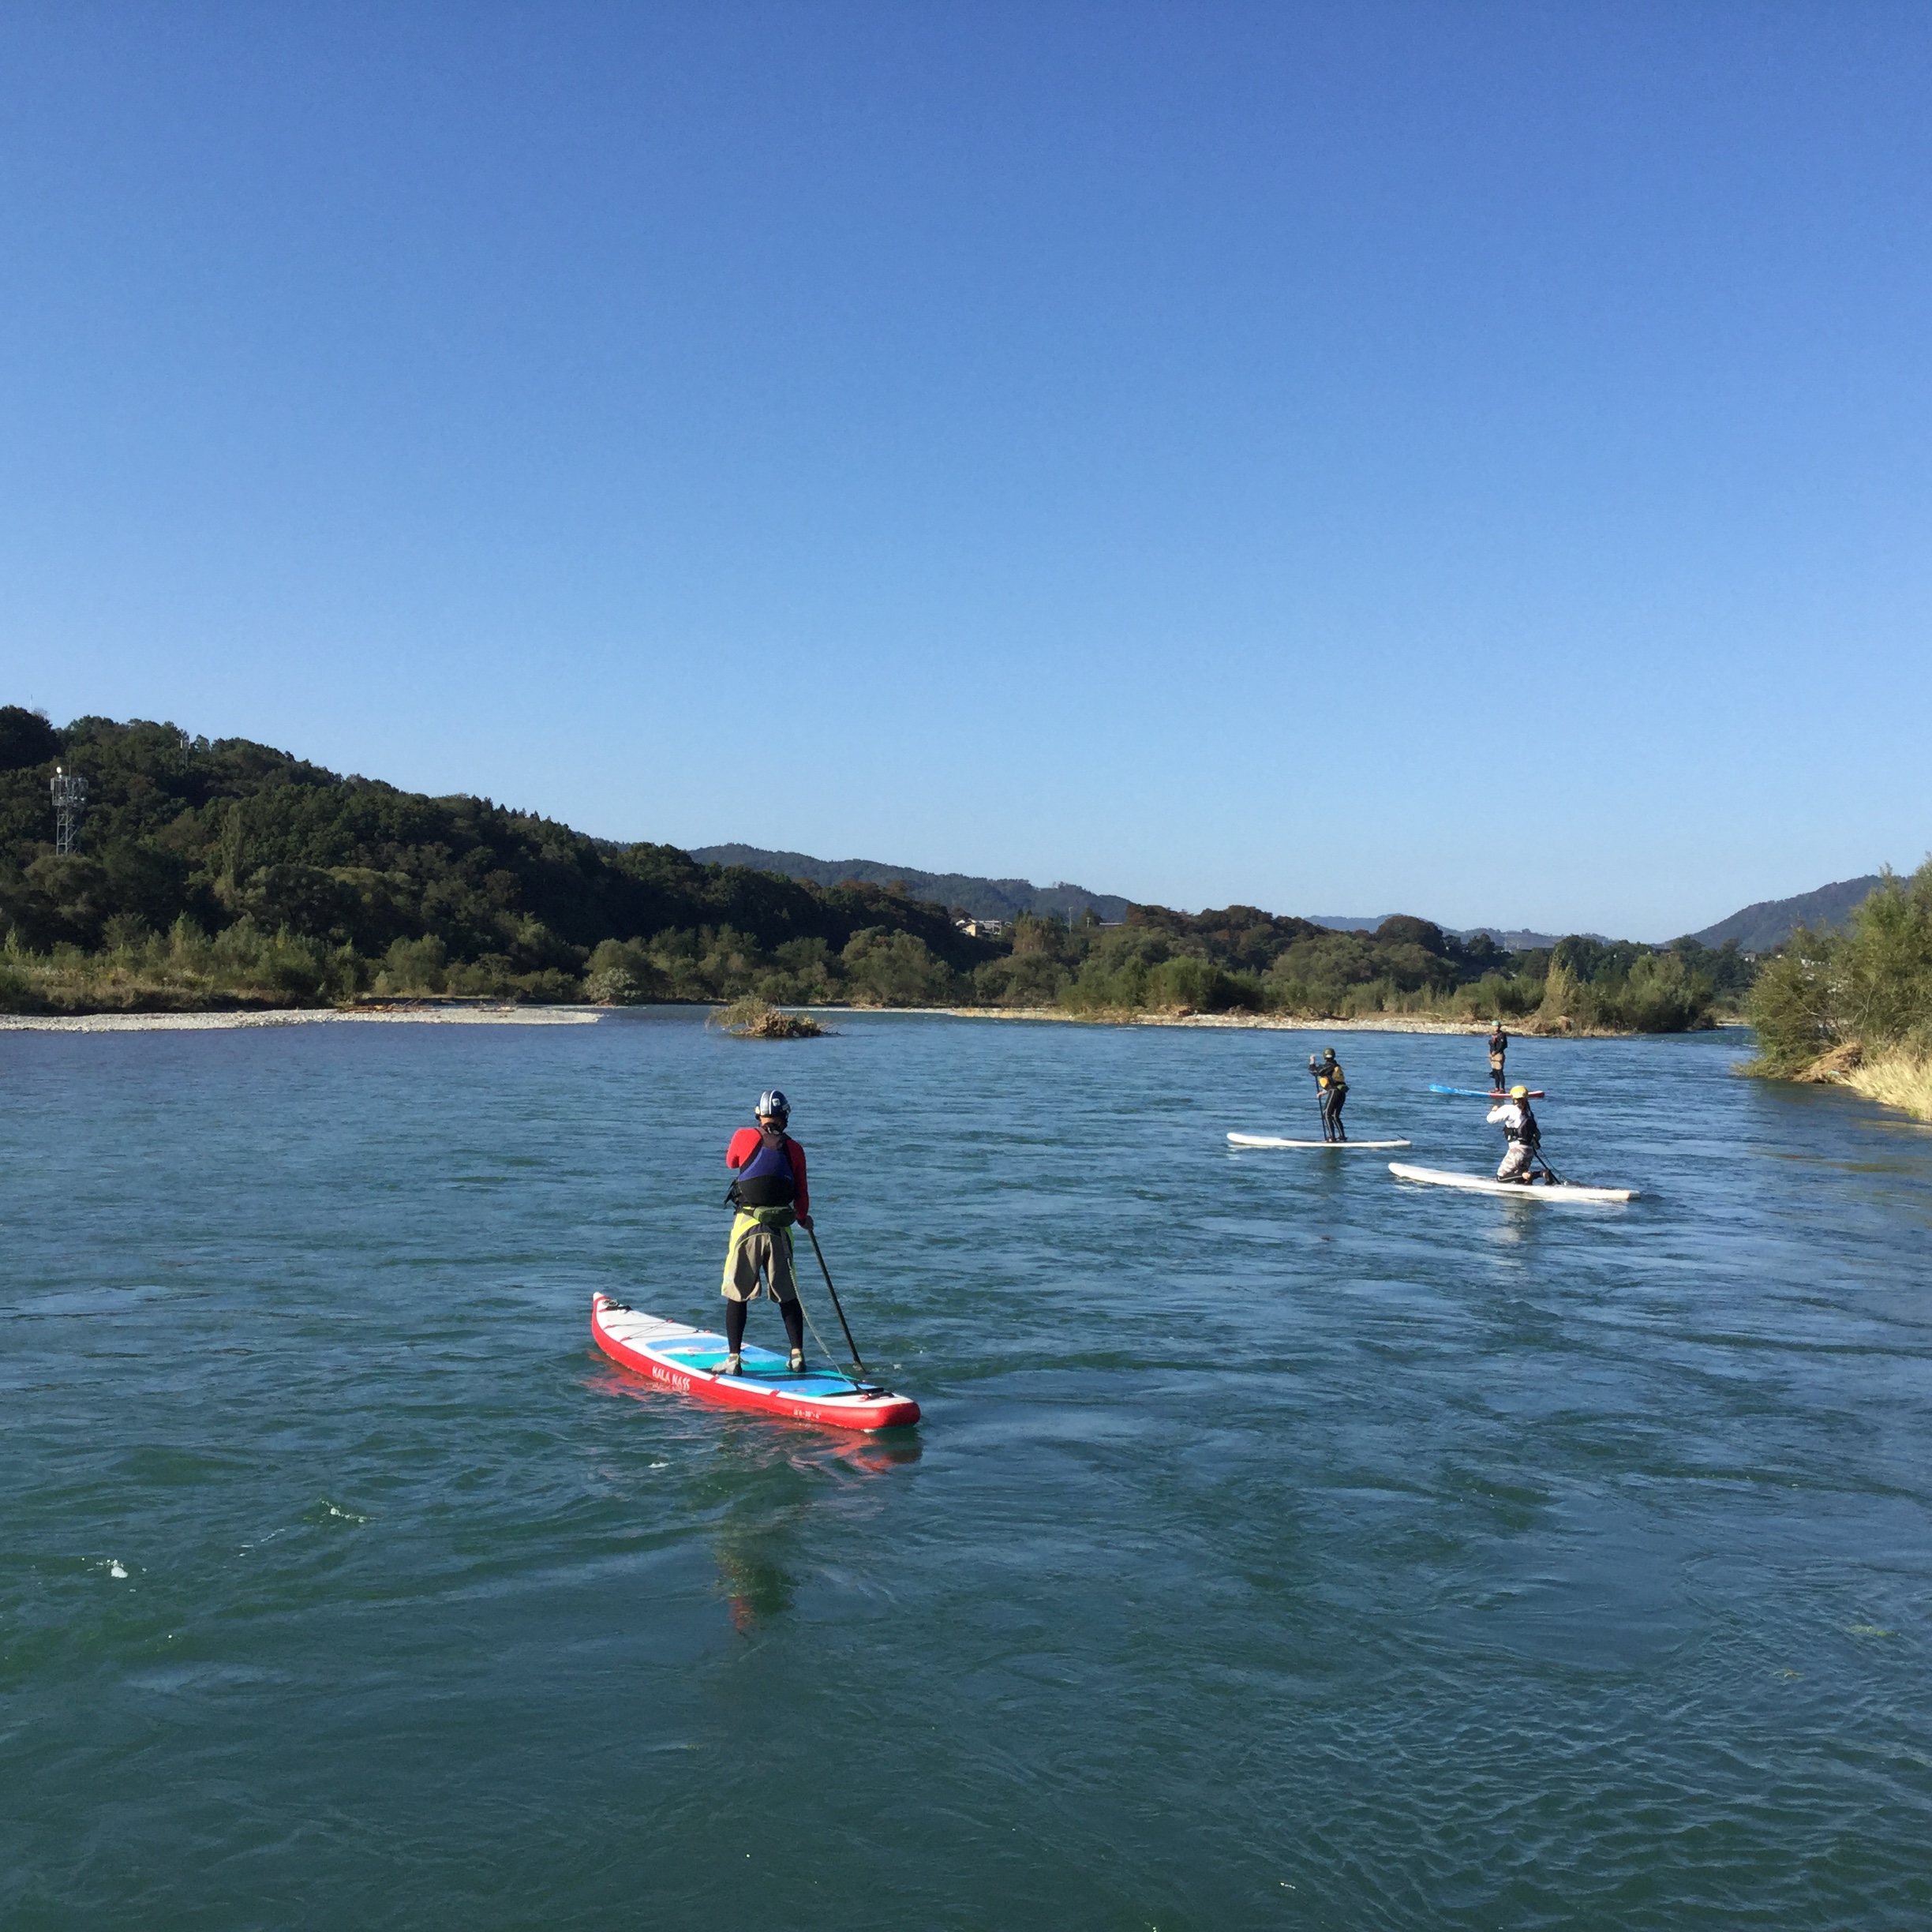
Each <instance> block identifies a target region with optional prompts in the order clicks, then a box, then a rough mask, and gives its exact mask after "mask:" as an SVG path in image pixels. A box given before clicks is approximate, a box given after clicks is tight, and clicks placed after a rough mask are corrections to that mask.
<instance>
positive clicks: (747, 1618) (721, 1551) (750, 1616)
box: [717, 1543, 798, 1637]
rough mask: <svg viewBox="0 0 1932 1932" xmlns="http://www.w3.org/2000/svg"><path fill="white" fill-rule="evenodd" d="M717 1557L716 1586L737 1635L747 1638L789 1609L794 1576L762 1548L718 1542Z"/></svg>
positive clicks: (795, 1581) (794, 1583) (793, 1588)
mask: <svg viewBox="0 0 1932 1932" xmlns="http://www.w3.org/2000/svg"><path fill="white" fill-rule="evenodd" d="M717 1559H718V1586H719V1588H720V1589H721V1590H722V1591H723V1593H724V1596H725V1603H726V1604H727V1606H728V1608H729V1609H730V1612H731V1620H732V1629H733V1630H735V1631H737V1633H738V1634H739V1636H741V1637H748V1636H749V1635H750V1634H751V1632H752V1631H754V1630H756V1629H757V1628H758V1626H759V1625H760V1624H761V1623H769V1622H770V1621H771V1619H773V1617H776V1616H783V1615H784V1612H786V1611H788V1610H789V1609H790V1608H792V1592H793V1591H794V1590H796V1589H797V1588H798V1582H797V1579H796V1578H794V1577H793V1576H792V1574H791V1572H790V1571H787V1570H784V1569H781V1568H780V1567H779V1566H778V1565H777V1563H774V1562H773V1561H772V1559H770V1558H769V1556H766V1555H765V1554H764V1553H763V1552H762V1551H760V1550H758V1549H757V1548H754V1547H752V1546H751V1545H748V1544H738V1545H736V1546H734V1545H732V1544H728V1543H721V1544H719V1545H718V1552H717Z"/></svg>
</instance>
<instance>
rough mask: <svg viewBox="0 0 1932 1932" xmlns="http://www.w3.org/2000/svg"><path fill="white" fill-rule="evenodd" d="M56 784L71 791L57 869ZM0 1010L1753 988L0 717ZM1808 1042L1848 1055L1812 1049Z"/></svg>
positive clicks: (1437, 1012) (1684, 1010)
mask: <svg viewBox="0 0 1932 1932" xmlns="http://www.w3.org/2000/svg"><path fill="white" fill-rule="evenodd" d="M56 769H62V770H64V771H66V772H67V773H72V774H77V775H78V776H80V777H83V778H84V780H85V781H86V784H87V797H86V801H85V811H84V816H83V817H82V818H80V822H79V825H78V827H77V830H75V832H74V836H73V837H72V839H71V841H70V843H71V849H66V850H62V849H59V841H58V839H57V837H56V836H55V834H56V829H57V828H56V822H55V814H54V808H53V806H52V804H51V794H50V785H51V780H52V778H53V777H54V773H55V771H56ZM1913 889H1914V890H1916V889H1918V888H1917V886H1915V887H1914V888H1913ZM0 934H4V949H3V950H0V1009H4V1010H7V1011H10V1012H15V1013H53V1014H59V1013H76V1014H78V1013H131V1012H193V1011H209V1010H219V1009H224V1008H226V1009H248V1008H258V1007H268V1006H320V1005H351V1004H354V1002H358V1001H361V1000H366V999H369V998H401V997H410V996H423V995H443V996H448V995H470V996H481V997H489V998H499V999H506V1000H513V1001H519V1002H539V1003H550V1004H567V1003H574V1002H590V1003H597V1004H609V1005H638V1004H647V1003H652V1002H666V1001H668V1002H679V1001H683V1002H702V1003H706V1004H711V1005H716V1004H721V1003H725V1002H731V1001H733V1000H737V999H742V998H751V999H754V1000H758V1001H762V1002H768V1003H769V1004H771V1005H794V1006H796V1005H856V1006H937V1005H972V1006H978V1007H994V1008H1011V1009H1042V1008H1047V1009H1054V1010H1058V1011H1060V1012H1063V1013H1066V1014H1067V1015H1068V1016H1069V1017H1095V1018H1101V1017H1109V1016H1112V1015H1117V1014H1118V1015H1132V1014H1145V1013H1171V1014H1181V1013H1227V1014H1237V1013H1254V1014H1260V1015H1280V1016H1284V1017H1305V1018H1308V1019H1310V1020H1321V1019H1357V1020H1360V1019H1367V1018H1372V1017H1373V1016H1375V1015H1377V1014H1391V1015H1408V1016H1412V1017H1418V1018H1432V1019H1436V1020H1443V1021H1460V1022H1464V1023H1467V1024H1486V1023H1488V1022H1491V1021H1493V1020H1503V1022H1504V1023H1505V1024H1508V1025H1510V1026H1511V1028H1513V1029H1515V1030H1518V1031H1524V1032H1572V1033H1623V1032H1683V1031H1687V1030H1690V1029H1693V1028H1702V1027H1706V1026H1709V1025H1710V1024H1713V1023H1714V1021H1715V1020H1716V1019H1717V1018H1718V1017H1720V1016H1723V1015H1727V1014H1735V1013H1739V1012H1742V1011H1744V1010H1747V1009H1749V1010H1750V1011H1752V1012H1753V1013H1755V1011H1756V1008H1755V1006H1754V1005H1753V1004H1752V1002H1754V1000H1755V999H1756V998H1757V994H1756V992H1755V987H1754V983H1755V982H1756V981H1757V980H1758V975H1759V972H1760V968H1759V966H1758V963H1757V962H1755V961H1754V960H1752V959H1750V957H1748V956H1746V955H1743V954H1741V953H1739V952H1738V950H1737V949H1736V948H1735V946H1728V947H1725V948H1723V949H1712V948H1709V947H1707V946H1703V945H1699V944H1698V942H1696V941H1694V940H1691V939H1680V940H1677V941H1674V942H1672V943H1671V944H1669V945H1664V946H1652V945H1642V944H1639V943H1638V942H1631V941H1619V942H1604V941H1601V940H1597V939H1593V938H1584V937H1579V936H1573V937H1571V938H1565V939H1563V940H1562V941H1560V942H1559V943H1558V944H1557V945H1555V946H1554V947H1551V948H1539V949H1534V950H1530V951H1518V952H1510V951H1507V950H1505V949H1503V948H1501V947H1500V946H1498V945H1496V944H1495V943H1494V942H1492V941H1490V940H1489V939H1488V938H1484V937H1481V936H1479V937H1477V938H1474V939H1473V940H1470V941H1467V942H1465V941H1463V940H1462V939H1459V938H1457V937H1456V936H1455V935H1454V934H1447V933H1445V932H1443V930H1441V929H1440V927H1436V926H1435V925H1433V924H1432V923H1430V922H1429V921H1428V920H1425V919H1412V918H1406V917H1403V918H1396V919H1389V920H1387V921H1385V922H1384V923H1383V925H1382V926H1381V927H1379V928H1378V929H1377V930H1375V931H1374V932H1372V933H1360V932H1339V931H1333V930H1328V929H1327V928H1324V927H1320V926H1316V925H1314V924H1312V923H1310V922H1309V921H1308V920H1305V919H1292V918H1284V917H1277V916H1275V915H1271V914H1269V913H1267V912H1262V911H1260V910H1259V909H1257V908H1252V907H1245V906H1231V907H1227V908H1222V909H1221V910H1219V911H1212V912H1201V913H1198V914H1188V913H1183V912H1174V911H1172V910H1170V909H1169V908H1166V907H1162V906H1143V905H1133V906H1129V908H1128V913H1127V917H1126V919H1125V922H1124V923H1119V924H1114V925H1103V924H1101V923H1099V921H1098V920H1097V919H1095V918H1094V917H1092V916H1091V915H1088V917H1086V918H1085V919H1082V920H1076V921H1075V922H1073V923H1068V922H1066V921H1065V920H1062V919H1055V918H1050V917H1036V916H1032V915H1027V916H1023V917H1021V918H1020V919H1017V920H1016V921H1014V922H1013V924H1012V926H1011V927H1009V929H1008V930H1006V931H1005V932H1004V933H1003V934H1000V935H998V937H997V938H986V937H983V936H979V935H976V934H969V933H968V932H966V931H964V930H962V929H961V927H960V925H959V924H957V923H956V921H955V919H954V918H953V912H952V909H950V908H947V907H945V906H943V905H940V904H934V903H932V902H930V901H927V900H919V899H917V898H915V897H912V896H910V895H909V894H908V893H905V892H903V891H898V890H895V889H893V888H892V887H891V886H880V885H877V884H872V883H861V882H856V881H848V882H844V883H843V884H841V885H837V886H822V885H818V884H816V883H814V882H810V881H802V880H796V879H792V878H785V877H784V876H783V875H781V874H777V873H771V872H762V871H753V870H751V869H750V868H747V867H742V866H718V865H704V864H700V863H698V862H697V861H696V860H695V859H692V858H691V857H690V856H689V855H688V854H687V853H685V852H681V851H680V850H679V849H677V848H676V847H673V846H668V845H661V844H650V843H638V844H618V843H615V842H612V841H605V840H599V839H593V838H590V837H586V835H585V834H583V833H579V832H576V831H574V830H572V829H571V828H570V827H569V826H564V825H560V824H557V823H556V822H554V821H552V820H549V819H545V818H541V817H539V816H537V815H536V814H532V813H528V812H521V811H513V810H511V809H510V808H508V807H504V806H501V805H498V804H496V803H492V801H491V800H489V799H480V798H472V797H466V796H459V797H451V798H429V797H425V796H421V794H418V793H413V792H401V791H399V790H397V789H396V788H395V787H394V786H391V785H388V784H383V783H381V782H380V781H376V780H373V779H367V778H362V777H341V776H339V774H337V773H333V772H331V771H328V770H325V769H323V768H322V767H320V766H316V765H312V764H309V763H308V762H305V761H304V760H302V759H300V758H296V757H294V756H292V755H291V754H289V753H286V752H284V751H277V750H275V749H273V748H271V747H268V746H265V745H260V744H256V743H252V742H250V741H249V740H247V739H218V740H215V741H213V742H211V741H209V740H208V739H205V738H195V737H190V736H189V735H188V734H186V733H185V732H182V731H180V730H179V729H178V728H176V727H175V726H174V725H169V724H156V723H152V722H148V721H138V720H137V721H131V722H128V723H119V722H116V721H113V720H110V719H107V718H95V717H88V718H80V719H77V720H76V721H74V722H73V723H72V724H70V725H68V726H66V728H64V729H57V728H55V727H54V726H53V725H51V724H50V723H49V722H48V721H47V719H46V718H44V717H42V716H41V715H40V714H39V713H35V712H31V711H28V710H23V709H21V707H18V706H0ZM1794 943H1795V942H1794ZM1816 943H1817V942H1816V936H1814V935H1807V945H1811V946H1814V948H1815V945H1816ZM1791 951H1792V949H1790V948H1787V949H1786V953H1785V956H1784V957H1790V955H1791ZM1807 957H1809V955H1808V954H1807ZM1766 970H1769V969H1766ZM1772 983H1773V984H1774V985H1776V986H1778V987H1782V986H1783V985H1784V980H1783V979H1778V978H1775V977H1774V979H1773V982H1772ZM1908 1032H1909V1029H1908ZM1781 1037H1783V1036H1782V1035H1780V1038H1781ZM1820 1037H1821V1039H1823V1036H1822V1035H1821V1036H1820ZM1888 1037H1889V1036H1888ZM1900 1037H1901V1039H1903V1038H1904V1037H1906V1036H1905V1035H1901V1036H1900ZM1827 1045H1829V1047H1830V1048H1832V1049H1833V1050H1842V1049H1843V1048H1844V1046H1845V1045H1846V1041H1845V1040H1844V1039H1840V1038H1839V1037H1838V1036H1837V1034H1833V1035H1832V1037H1831V1039H1829V1042H1828V1043H1825V1044H1822V1045H1820V1046H1819V1047H1818V1048H1817V1049H1816V1050H1814V1052H1813V1054H1811V1055H1810V1059H1811V1060H1816V1059H1817V1058H1818V1055H1819V1054H1821V1053H1822V1052H1824V1051H1825V1050H1826V1046H1827ZM1787 1057H1788V1056H1786V1057H1780V1054H1774V1053H1773V1052H1772V1051H1771V1050H1767V1052H1766V1054H1765V1059H1764V1061H1763V1063H1762V1064H1763V1066H1764V1069H1765V1070H1766V1071H1772V1070H1774V1069H1775V1070H1777V1071H1778V1072H1780V1073H1782V1072H1784V1071H1788V1070H1792V1069H1788V1068H1787V1067H1786V1065H1785V1058H1787ZM1881 1057H1882V1052H1881V1050H1880V1049H1878V1048H1877V1047H1874V1048H1873V1049H1872V1058H1873V1060H1874V1062H1875V1061H1877V1060H1878V1059H1879V1058H1881Z"/></svg>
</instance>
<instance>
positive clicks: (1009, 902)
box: [691, 845, 1127, 926]
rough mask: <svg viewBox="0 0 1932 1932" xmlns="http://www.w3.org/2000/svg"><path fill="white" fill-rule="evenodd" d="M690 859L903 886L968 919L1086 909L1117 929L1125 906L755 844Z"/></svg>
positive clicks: (1070, 892) (705, 850)
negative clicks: (779, 849) (954, 909)
mask: <svg viewBox="0 0 1932 1932" xmlns="http://www.w3.org/2000/svg"><path fill="white" fill-rule="evenodd" d="M691 856H692V857H693V858H694V859H696V860H697V861H698V863H699V864H700V865H724V866H749V867H751V869H752V870H753V871H754V872H778V873H782V874H784V876H785V877H786V878H795V879H809V880H810V881H811V882H812V883H813V884H814V885H815V886H842V885H844V883H845V882H846V881H847V880H848V879H856V880H857V881H858V882H859V883H860V884H861V885H863V886H893V885H897V884H900V883H903V884H904V887H905V889H906V890H907V892H908V893H910V894H911V895H912V897H914V898H915V899H929V900H937V901H938V903H939V904H942V905H945V906H949V907H957V908H958V909H959V910H960V912H964V913H966V914H967V915H969V916H970V917H972V918H973V919H1017V918H1018V917H1019V916H1020V914H1021V913H1022V912H1039V913H1047V912H1050V913H1052V914H1053V915H1054V916H1055V917H1057V918H1059V919H1069V920H1071V919H1078V918H1079V917H1080V915H1081V914H1082V913H1083V912H1086V911H1087V910H1088V908H1089V907H1091V908H1092V909H1093V912H1094V914H1095V916H1096V917H1097V918H1098V919H1100V920H1101V921H1102V922H1103V923H1105V924H1106V925H1110V926H1112V925H1118V923H1120V921H1121V920H1122V919H1125V917H1126V916H1127V901H1126V900H1125V899H1123V898H1121V897H1120V896H1119V895H1118V893H1095V892H1089V891H1088V889H1087V888H1086V887H1085V886H1074V885H1070V884H1069V883H1068V882H1066V881H1065V880H1064V879H1062V880H1061V881H1059V882H1058V883H1056V884H1054V885H1051V886H1035V884H1034V883H1033V882H1032V880H1031V879H1023V878H997V879H996V878H975V877H973V876H972V875H971V874H968V873H964V872H923V871H920V870H919V867H917V866H898V865H887V864H886V863H884V862H883V861H882V860H881V859H814V858H812V857H811V856H810V855H809V854H807V853H805V852H767V851H766V850H765V849H764V848H762V846H758V845H695V846H693V847H692V848H691Z"/></svg>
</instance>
